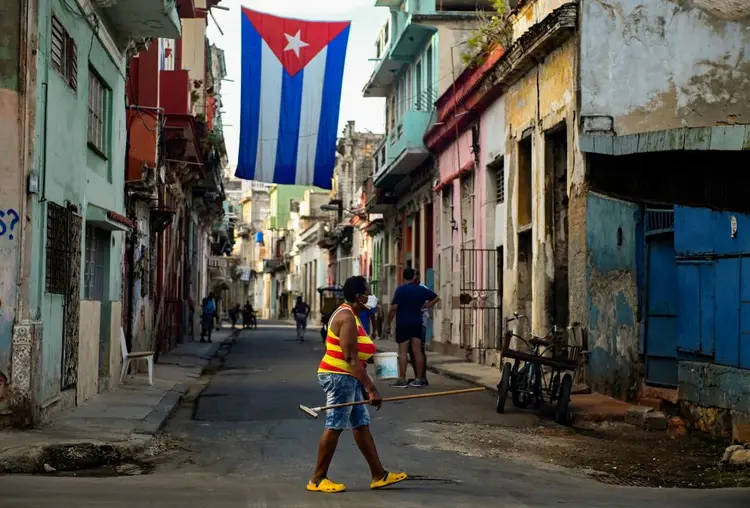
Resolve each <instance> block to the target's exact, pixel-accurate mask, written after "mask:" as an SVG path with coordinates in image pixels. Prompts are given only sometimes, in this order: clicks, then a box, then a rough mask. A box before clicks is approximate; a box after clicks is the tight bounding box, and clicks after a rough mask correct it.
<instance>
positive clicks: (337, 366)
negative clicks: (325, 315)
mask: <svg viewBox="0 0 750 508" xmlns="http://www.w3.org/2000/svg"><path fill="white" fill-rule="evenodd" d="M340 310H349V311H350V312H351V313H352V314H354V319H356V320H357V357H358V358H359V360H360V361H361V362H362V363H363V364H365V363H367V360H369V359H370V358H372V355H374V354H375V352H376V348H375V343H374V342H373V341H372V339H370V336H369V335H367V332H366V331H365V329H364V327H363V326H362V323H361V322H360V321H359V318H358V317H357V314H356V313H355V312H354V309H353V308H352V307H351V305H347V304H343V305H342V306H341V307H339V309H338V310H337V311H336V312H334V313H333V315H332V316H331V319H330V321H329V323H333V317H334V316H335V315H336V314H337V313H338V312H339V311H340ZM318 373H319V374H321V373H327V374H346V375H349V376H352V375H354V368H353V367H352V366H351V365H350V364H349V363H347V361H346V359H345V358H344V351H343V349H341V344H340V343H339V338H338V337H337V336H336V334H334V333H333V331H331V327H330V326H329V327H328V335H327V337H326V354H325V356H324V357H323V360H322V361H321V362H320V366H318Z"/></svg>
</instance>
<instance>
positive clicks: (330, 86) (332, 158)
mask: <svg viewBox="0 0 750 508" xmlns="http://www.w3.org/2000/svg"><path fill="white" fill-rule="evenodd" d="M349 29H350V27H346V29H345V30H344V31H343V32H341V34H339V36H338V37H336V38H335V39H334V40H332V41H331V42H330V43H329V44H328V57H327V60H326V71H325V83H323V105H322V107H321V108H320V123H319V126H318V146H317V151H316V152H315V175H314V176H313V185H315V186H317V187H320V188H322V189H330V188H331V187H332V185H331V179H332V178H333V168H334V166H335V165H336V136H337V133H338V123H339V109H340V107H341V88H342V87H343V82H344V63H345V62H346V47H347V44H348V43H349ZM292 183H294V182H292Z"/></svg>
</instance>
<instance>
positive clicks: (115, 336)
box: [99, 302, 122, 390]
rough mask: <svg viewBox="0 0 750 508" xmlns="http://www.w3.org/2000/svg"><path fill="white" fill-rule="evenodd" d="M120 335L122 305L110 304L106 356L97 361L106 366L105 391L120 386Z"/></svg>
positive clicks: (118, 303) (117, 303)
mask: <svg viewBox="0 0 750 508" xmlns="http://www.w3.org/2000/svg"><path fill="white" fill-rule="evenodd" d="M121 333H122V303H120V302H112V319H111V320H110V329H109V335H108V339H109V350H108V351H107V353H108V356H107V357H105V358H100V359H99V365H102V364H104V363H106V364H107V368H108V372H109V378H108V386H107V389H110V390H111V389H112V388H115V387H116V386H118V385H119V384H120V369H121V368H122V346H121V344H120V341H121V338H120V334H121Z"/></svg>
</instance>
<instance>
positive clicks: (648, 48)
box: [580, 0, 750, 135]
mask: <svg viewBox="0 0 750 508" xmlns="http://www.w3.org/2000/svg"><path fill="white" fill-rule="evenodd" d="M749 5H750V4H748V2H741V1H737V0H734V1H732V0H695V1H690V2H689V1H685V0H652V1H649V2H643V1H639V0H592V1H587V2H582V7H581V8H582V13H581V16H582V21H581V69H580V74H581V115H582V116H587V115H604V116H611V117H614V128H615V132H616V133H617V134H618V135H625V134H632V133H638V132H647V131H656V130H664V129H672V128H678V127H686V126H687V127H709V126H714V125H727V124H733V123H750V60H748V55H750V7H748V6H749Z"/></svg>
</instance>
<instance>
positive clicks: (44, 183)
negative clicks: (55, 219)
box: [30, 0, 126, 404]
mask: <svg viewBox="0 0 750 508" xmlns="http://www.w3.org/2000/svg"><path fill="white" fill-rule="evenodd" d="M53 10H54V12H55V14H56V15H57V16H58V18H59V19H60V21H61V23H62V24H63V25H64V27H65V29H66V30H67V31H68V32H69V34H70V36H71V37H73V39H75V42H76V44H77V46H78V68H77V77H78V80H77V81H78V86H77V89H76V90H73V89H72V88H71V87H70V86H69V85H68V83H67V82H66V81H65V80H63V79H62V78H61V77H60V75H59V74H58V73H57V72H56V71H55V70H53V69H51V68H50V66H49V65H48V64H49V51H50V49H49V46H50V42H49V37H48V35H49V27H50V19H51V14H52V11H53ZM40 27H42V28H40V30H39V54H38V56H39V58H38V75H39V78H40V79H39V82H38V86H37V90H36V93H37V95H38V97H40V98H44V97H45V96H46V103H45V102H44V100H40V103H39V107H38V108H37V119H36V121H37V126H38V127H37V129H36V138H35V151H34V159H35V162H34V166H35V167H36V168H39V173H40V181H41V196H40V198H42V199H43V202H42V203H41V204H40V203H36V204H35V208H34V226H33V227H34V233H33V235H34V245H35V247H34V256H35V259H34V261H33V264H32V272H31V280H32V283H31V291H30V300H31V303H30V305H31V310H32V315H41V317H42V319H43V323H44V338H43V344H42V358H43V360H42V361H43V365H42V369H43V374H44V376H43V379H42V382H41V387H40V390H41V400H42V401H43V404H44V403H45V402H50V401H53V400H54V399H55V398H56V397H57V395H58V394H59V392H60V367H61V363H62V362H61V355H62V331H63V308H62V304H63V298H62V297H61V296H60V295H53V294H49V293H46V291H45V266H46V252H45V245H46V227H47V221H46V215H47V214H46V211H47V206H46V204H44V203H46V202H54V203H57V204H60V205H65V204H67V203H70V204H72V205H75V206H77V207H78V208H79V213H80V214H81V215H82V216H83V217H84V218H85V217H86V216H87V208H88V206H89V205H90V204H91V205H96V206H98V207H100V208H103V209H105V210H112V211H115V212H118V213H120V214H123V200H124V196H123V192H122V189H123V185H124V164H125V139H126V125H125V108H124V104H123V102H122V100H121V98H122V97H124V96H125V79H124V73H125V69H124V58H119V59H117V60H113V57H112V56H111V55H110V54H109V53H108V52H107V51H106V50H105V48H104V47H103V46H102V44H101V43H100V41H99V39H98V38H97V37H93V36H92V35H93V31H92V28H91V26H90V25H89V24H88V22H87V21H86V20H85V19H84V18H82V17H81V16H77V15H75V14H74V13H72V12H71V11H70V10H69V9H67V8H66V7H65V6H63V5H62V4H61V3H60V0H50V1H49V2H42V3H41V4H40ZM99 30H100V31H101V30H106V27H105V25H101V27H100V28H99ZM89 48H90V51H89ZM90 69H94V70H95V72H96V73H97V74H98V75H99V77H100V78H101V79H102V81H104V83H105V84H106V85H107V87H108V88H109V94H108V95H107V97H106V104H107V107H108V109H109V119H108V120H109V128H108V130H107V136H106V151H107V154H106V155H107V157H106V158H103V157H101V156H99V155H97V154H96V153H94V152H93V151H92V150H91V149H89V148H88V146H87V141H88V132H87V129H88V102H89V101H88V90H89V75H90V74H89V73H90V72H91V71H90ZM45 121H46V125H45ZM60 126H66V128H60ZM81 236H82V241H81V248H82V249H83V248H84V245H83V244H84V241H85V234H82V235H81ZM112 238H113V240H112V242H111V244H110V252H109V253H108V255H107V265H106V273H107V279H106V281H105V300H106V301H109V302H112V301H118V300H119V299H120V292H121V280H122V270H121V269H120V265H121V259H120V257H119V256H120V253H121V252H122V234H121V233H115V234H113V235H112ZM83 275H84V268H83V264H82V267H81V278H83ZM108 314H111V313H108ZM82 315H83V314H82ZM98 345H99V342H98V340H97V351H98ZM97 371H98V367H97Z"/></svg>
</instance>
